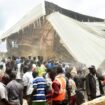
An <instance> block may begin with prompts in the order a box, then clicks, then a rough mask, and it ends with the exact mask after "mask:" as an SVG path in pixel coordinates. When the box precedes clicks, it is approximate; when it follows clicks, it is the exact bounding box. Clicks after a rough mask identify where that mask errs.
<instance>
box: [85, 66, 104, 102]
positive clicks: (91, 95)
mask: <svg viewBox="0 0 105 105" xmlns="http://www.w3.org/2000/svg"><path fill="white" fill-rule="evenodd" d="M88 69H89V74H88V75H87V76H86V91H87V95H88V99H89V100H92V99H95V98H98V97H100V96H102V94H104V91H103V87H102V84H101V81H102V80H103V79H104V78H103V77H102V76H100V75H99V74H97V72H96V69H95V66H94V65H92V66H91V67H89V68H88Z"/></svg>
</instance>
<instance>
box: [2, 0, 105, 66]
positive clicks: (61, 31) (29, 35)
mask: <svg viewBox="0 0 105 105" xmlns="http://www.w3.org/2000/svg"><path fill="white" fill-rule="evenodd" d="M104 28H105V23H104V19H100V18H95V17H91V16H86V15H82V14H79V13H76V12H73V11H70V10H66V9H64V8H61V7H59V6H57V5H55V4H53V3H50V2H47V1H45V2H43V3H41V4H39V5H38V6H37V7H35V8H34V9H33V10H32V11H30V12H29V13H28V14H27V15H26V16H24V17H23V18H22V19H21V20H20V21H19V22H18V23H17V24H15V25H14V26H13V27H11V28H10V29H9V30H8V31H7V32H5V33H4V34H3V35H2V37H1V40H6V41H7V50H8V56H12V55H15V56H38V55H41V56H43V57H44V58H45V59H46V58H48V57H56V58H58V59H62V60H63V61H67V62H75V61H77V62H81V63H83V64H86V65H90V64H94V65H96V66H99V65H100V63H101V62H102V61H103V59H104V58H105V48H104V46H103V44H104V43H105V39H104V38H105V36H104V34H105V30H104ZM93 39H95V40H93ZM97 42H99V44H97ZM90 44H91V45H90ZM84 46H85V47H84ZM96 48H100V51H99V52H98V53H96V54H95V55H93V53H94V51H95V49H96ZM87 50H91V52H89V51H88V52H87V53H86V51H87ZM96 56H97V57H99V59H98V60H97V61H96V60H95V58H96ZM90 60H91V62H90Z"/></svg>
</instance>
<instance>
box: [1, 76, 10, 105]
mask: <svg viewBox="0 0 105 105" xmlns="http://www.w3.org/2000/svg"><path fill="white" fill-rule="evenodd" d="M8 82H9V76H8V75H7V74H4V76H3V77H2V80H1V82H0V105H11V104H10V103H9V101H8V93H7V89H6V85H7V83H8Z"/></svg>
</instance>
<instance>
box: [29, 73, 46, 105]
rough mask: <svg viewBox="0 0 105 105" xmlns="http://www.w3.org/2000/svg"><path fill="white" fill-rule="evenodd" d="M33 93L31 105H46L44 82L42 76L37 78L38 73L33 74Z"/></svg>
mask: <svg viewBox="0 0 105 105" xmlns="http://www.w3.org/2000/svg"><path fill="white" fill-rule="evenodd" d="M32 75H33V77H34V80H33V88H34V90H33V92H32V95H31V97H32V105H46V94H45V93H46V87H47V84H46V80H45V79H44V78H43V77H42V76H38V72H33V74H32Z"/></svg>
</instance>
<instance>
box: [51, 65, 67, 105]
mask: <svg viewBox="0 0 105 105" xmlns="http://www.w3.org/2000/svg"><path fill="white" fill-rule="evenodd" d="M52 89H53V102H52V103H53V105H66V104H67V103H65V98H66V78H65V75H64V74H63V70H62V67H60V66H59V67H57V76H56V77H55V79H54V81H53V83H52Z"/></svg>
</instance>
